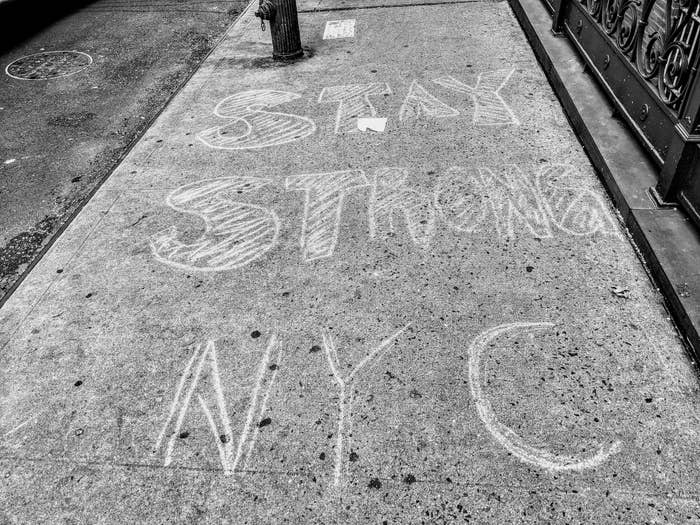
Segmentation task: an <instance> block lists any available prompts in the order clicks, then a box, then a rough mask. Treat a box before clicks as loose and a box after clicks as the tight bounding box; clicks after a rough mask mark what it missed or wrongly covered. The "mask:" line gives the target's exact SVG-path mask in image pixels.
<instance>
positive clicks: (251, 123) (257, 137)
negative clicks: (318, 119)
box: [197, 89, 316, 150]
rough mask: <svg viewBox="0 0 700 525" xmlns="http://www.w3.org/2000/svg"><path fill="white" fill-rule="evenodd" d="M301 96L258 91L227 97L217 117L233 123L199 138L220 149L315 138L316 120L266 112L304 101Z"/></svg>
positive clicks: (218, 108)
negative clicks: (282, 105)
mask: <svg viewBox="0 0 700 525" xmlns="http://www.w3.org/2000/svg"><path fill="white" fill-rule="evenodd" d="M300 97H301V95H298V94H297V93H289V92H287V91H274V90H271V89H256V90H253V91H244V92H242V93H237V94H235V95H232V96H230V97H228V98H225V99H224V100H222V101H221V102H219V104H218V105H217V106H216V108H215V109H214V114H215V115H216V116H217V117H221V118H225V119H232V120H233V122H231V123H229V124H224V125H222V126H216V127H213V128H209V129H207V130H204V131H202V132H201V133H199V134H198V135H197V138H199V140H201V141H202V142H203V143H204V144H206V145H207V146H210V147H212V148H219V149H231V150H238V149H252V148H265V147H268V146H278V145H280V144H286V143H287V142H292V141H295V140H299V139H302V138H304V137H308V136H309V135H312V134H313V133H314V132H315V131H316V124H314V122H313V120H311V119H309V118H306V117H301V116H299V115H290V114H288V113H278V112H271V111H264V110H263V109H262V108H270V107H275V106H279V105H280V104H284V103H285V102H291V101H293V100H296V99H298V98H300Z"/></svg>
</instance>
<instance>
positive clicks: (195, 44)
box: [0, 0, 245, 304]
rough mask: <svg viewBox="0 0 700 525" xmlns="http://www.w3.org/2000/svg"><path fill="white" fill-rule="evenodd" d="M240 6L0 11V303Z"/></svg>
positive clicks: (109, 0) (105, 3) (125, 0)
mask: <svg viewBox="0 0 700 525" xmlns="http://www.w3.org/2000/svg"><path fill="white" fill-rule="evenodd" d="M244 6H245V3H244V2H243V1H233V2H232V1H216V0H213V1H207V2H195V3H193V2H189V1H185V0H180V1H169V2H165V3H164V2H159V1H155V0H145V1H136V0H134V1H129V0H99V1H95V2H88V1H73V2H56V3H51V5H47V4H46V3H45V2H37V1H33V0H14V1H8V2H4V3H3V5H1V6H0V26H1V27H2V30H3V31H2V37H0V43H1V44H2V47H1V48H0V65H1V66H2V71H1V72H0V136H1V139H2V140H0V304H2V302H3V296H4V295H5V294H6V293H8V292H9V291H10V290H11V289H12V288H13V286H14V285H15V284H16V283H17V282H18V279H19V278H20V277H21V275H22V274H23V273H24V272H25V271H26V270H27V269H28V268H29V267H30V265H31V264H32V263H33V262H34V261H35V260H36V259H37V257H38V256H39V255H40V254H41V253H42V251H43V249H45V247H46V246H47V245H48V244H49V242H50V241H51V239H52V238H53V236H54V235H56V233H57V232H59V231H60V230H61V228H62V226H63V225H64V224H65V222H66V221H67V220H69V219H70V217H71V216H72V215H73V214H74V213H75V212H76V210H78V209H79V208H80V207H81V206H82V205H83V204H84V203H85V201H86V199H87V198H88V197H89V196H90V195H91V194H92V193H93V191H94V190H95V189H96V188H97V187H98V186H99V184H100V183H101V181H103V180H104V179H105V177H107V176H108V175H109V173H110V172H111V171H112V170H113V169H114V167H115V166H116V165H117V164H118V162H119V161H120V159H122V157H123V156H124V154H125V153H126V152H127V151H128V149H129V148H130V147H131V145H132V144H133V143H134V141H135V140H136V139H137V138H138V137H140V136H141V134H142V133H143V132H144V131H145V130H146V129H147V128H148V126H149V125H150V123H151V121H152V120H153V118H154V117H155V116H156V115H157V114H158V113H159V111H160V110H161V109H162V108H163V106H164V105H165V104H166V103H167V101H168V100H169V99H170V97H171V96H172V95H173V94H174V93H175V92H176V91H177V90H178V88H179V87H180V86H181V85H182V83H183V82H185V81H186V80H187V79H188V78H189V76H190V75H191V74H192V72H193V71H195V69H196V68H197V66H198V65H199V64H200V62H201V61H202V60H203V59H204V57H206V56H207V54H208V53H209V51H210V50H211V49H212V47H213V45H214V44H215V43H216V42H217V41H218V40H219V38H220V37H221V35H223V33H224V31H225V30H226V28H227V27H228V26H229V25H230V24H231V22H232V21H233V20H234V19H235V17H236V16H237V15H238V13H239V12H240V11H241V10H242V8H243V7H244ZM20 27H21V28H22V29H21V31H18V28H20ZM61 51H67V52H68V53H64V54H61V53H60V52H61ZM46 53H50V54H46ZM8 73H9V74H8ZM71 73H72V74H71ZM11 75H13V76H11ZM24 78H31V80H25V79H24Z"/></svg>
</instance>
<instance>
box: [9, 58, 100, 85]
mask: <svg viewBox="0 0 700 525" xmlns="http://www.w3.org/2000/svg"><path fill="white" fill-rule="evenodd" d="M90 64H92V57H91V56H90V55H88V54H86V53H81V52H80V51H47V52H45V53H36V54H34V55H28V56H25V57H22V58H18V59H17V60H15V61H14V62H12V63H11V64H10V65H9V66H7V67H6V68H5V73H7V74H8V75H10V76H11V77H12V78H17V79H19V80H49V79H51V78H58V77H67V76H68V75H72V74H74V73H77V72H78V71H82V70H83V69H85V68H86V67H88V66H89V65H90Z"/></svg>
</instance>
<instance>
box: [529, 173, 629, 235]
mask: <svg viewBox="0 0 700 525" xmlns="http://www.w3.org/2000/svg"><path fill="white" fill-rule="evenodd" d="M536 181H537V188H538V191H539V193H540V194H541V195H542V200H543V201H544V207H545V209H546V211H547V214H548V215H549V217H550V219H551V221H552V223H554V225H555V226H556V227H557V228H559V229H560V230H562V231H564V232H566V233H569V234H571V235H592V234H593V233H595V232H601V233H604V234H614V233H616V232H617V228H616V227H615V222H614V220H613V218H612V217H611V216H610V212H609V211H608V208H607V206H606V205H605V203H604V201H603V199H602V198H601V197H600V196H599V195H597V194H596V193H595V192H593V191H591V190H590V189H588V188H585V187H583V186H581V184H580V183H579V182H577V180H576V177H575V175H574V173H573V168H572V167H571V166H567V165H559V164H558V165H554V166H551V167H545V168H542V170H540V172H539V173H538V174H537V179H536Z"/></svg>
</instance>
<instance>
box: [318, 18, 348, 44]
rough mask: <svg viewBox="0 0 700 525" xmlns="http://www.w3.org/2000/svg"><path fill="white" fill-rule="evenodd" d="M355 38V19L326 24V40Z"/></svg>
mask: <svg viewBox="0 0 700 525" xmlns="http://www.w3.org/2000/svg"><path fill="white" fill-rule="evenodd" d="M354 36H355V19H354V18H347V19H345V20H329V21H328V22H326V30H325V31H324V32H323V39H324V40H331V39H334V38H353V37H354Z"/></svg>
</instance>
